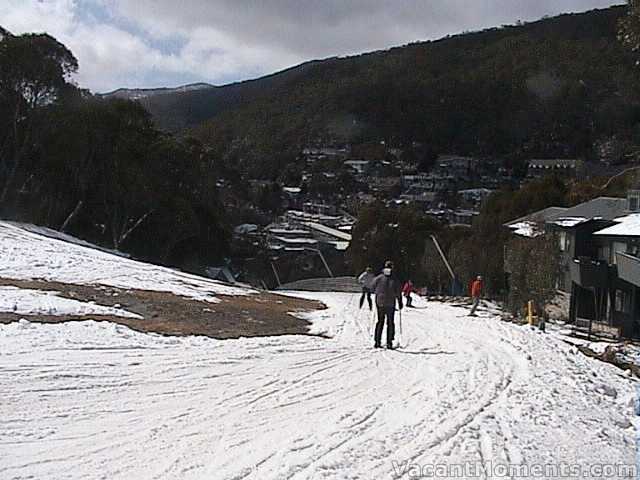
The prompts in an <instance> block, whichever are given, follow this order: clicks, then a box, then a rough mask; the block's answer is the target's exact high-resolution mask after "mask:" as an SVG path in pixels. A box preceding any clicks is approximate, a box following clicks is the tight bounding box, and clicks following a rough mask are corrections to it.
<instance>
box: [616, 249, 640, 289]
mask: <svg viewBox="0 0 640 480" xmlns="http://www.w3.org/2000/svg"><path fill="white" fill-rule="evenodd" d="M616 263H617V264H618V277H619V278H621V279H622V280H624V281H625V282H629V283H631V284H633V285H635V286H637V287H640V258H637V257H634V256H632V255H627V254H626V253H620V252H617V253H616Z"/></svg>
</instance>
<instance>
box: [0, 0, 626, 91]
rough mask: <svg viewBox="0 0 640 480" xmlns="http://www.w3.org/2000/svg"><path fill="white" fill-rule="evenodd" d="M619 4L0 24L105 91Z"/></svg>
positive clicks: (111, 15)
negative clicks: (66, 57) (70, 61)
mask: <svg viewBox="0 0 640 480" xmlns="http://www.w3.org/2000/svg"><path fill="white" fill-rule="evenodd" d="M619 3H622V1H621V0H618V1H610V0H0V25H1V26H3V27H5V28H6V29H8V30H9V31H11V32H12V33H14V34H18V33H23V32H42V31H46V32H48V33H50V34H52V35H53V36H55V37H56V38H57V39H58V40H60V41H62V42H63V43H64V44H66V45H67V47H69V48H70V49H71V50H72V51H73V53H74V54H75V55H76V57H77V58H78V60H79V62H80V71H79V74H78V75H77V77H76V79H75V80H76V81H77V82H78V83H79V84H80V85H81V86H83V87H87V88H90V89H92V90H94V91H98V92H103V91H108V90H112V89H116V88H119V87H157V86H177V85H180V84H185V83H190V82H198V81H206V82H210V83H213V84H217V85H220V84H225V83H229V82H232V81H236V80H244V79H248V78H254V77H257V76H260V75H263V74H266V73H271V72H274V71H277V70H280V69H282V68H285V67H288V66H291V65H295V64H298V63H300V62H303V61H306V60H311V59H316V58H325V57H330V56H335V55H348V54H354V53H361V52H365V51H370V50H376V49H383V48H388V47H391V46H396V45H402V44H406V43H409V42H413V41H417V40H428V39H436V38H440V37H442V36H444V35H447V34H454V33H459V32H462V31H465V30H477V29H481V28H486V27H492V26H499V25H502V24H512V23H515V22H516V21H517V20H525V21H526V20H536V19H539V18H541V17H543V16H544V15H556V14H559V13H563V12H580V11H586V10H590V9H593V8H603V7H608V6H610V5H614V4H619Z"/></svg>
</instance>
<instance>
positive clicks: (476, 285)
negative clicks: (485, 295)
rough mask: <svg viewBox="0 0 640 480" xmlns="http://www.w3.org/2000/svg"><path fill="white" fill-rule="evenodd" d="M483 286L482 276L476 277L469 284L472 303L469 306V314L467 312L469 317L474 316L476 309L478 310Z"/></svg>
mask: <svg viewBox="0 0 640 480" xmlns="http://www.w3.org/2000/svg"><path fill="white" fill-rule="evenodd" d="M483 286H484V285H483V283H482V275H478V276H477V277H476V279H475V280H474V281H473V283H472V284H471V299H472V301H473V304H472V306H471V312H469V316H470V317H475V316H476V309H477V308H478V305H480V297H481V296H482V289H483Z"/></svg>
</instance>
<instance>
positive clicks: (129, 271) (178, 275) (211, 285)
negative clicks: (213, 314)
mask: <svg viewBox="0 0 640 480" xmlns="http://www.w3.org/2000/svg"><path fill="white" fill-rule="evenodd" d="M62 238H63V237H61V239H56V238H51V236H45V235H42V234H40V233H38V231H37V230H34V228H33V227H32V226H25V227H24V228H23V227H21V226H20V225H16V224H11V223H7V222H0V277H4V278H12V279H18V280H25V279H42V280H48V281H55V282H62V283H71V284H77V285H89V284H93V285H96V284H98V285H107V286H111V287H117V288H124V289H140V290H153V291H159V292H171V293H174V294H176V295H180V296H184V297H191V298H194V299H197V300H206V301H210V302H215V301H217V299H216V298H215V295H216V294H218V295H242V294H247V293H252V292H251V291H250V290H247V289H244V288H237V287H231V286H227V285H225V284H223V283H220V282H216V281H214V280H209V279H206V278H202V277H198V276H196V275H190V274H187V273H183V272H179V271H177V270H172V269H170V268H166V267H159V266H156V265H151V264H148V263H142V262H137V261H135V260H131V259H128V258H124V257H121V256H118V255H114V254H112V253H109V252H105V251H102V250H98V249H95V248H90V247H88V246H85V244H82V242H81V241H78V242H77V243H71V242H70V241H69V237H68V236H64V238H63V239H62Z"/></svg>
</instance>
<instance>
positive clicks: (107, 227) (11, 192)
mask: <svg viewBox="0 0 640 480" xmlns="http://www.w3.org/2000/svg"><path fill="white" fill-rule="evenodd" d="M77 68H78V62H77V60H76V58H75V57H74V55H73V53H72V52H71V51H69V50H68V49H67V48H66V47H65V46H64V45H63V44H61V43H60V42H58V41H57V40H56V39H54V38H53V37H51V36H49V35H47V34H24V35H12V34H10V33H9V32H6V31H5V30H3V29H2V28H0V216H1V217H2V218H4V219H15V220H20V221H25V222H32V223H36V224H39V225H45V226H48V227H52V228H54V229H56V230H62V231H66V232H69V233H72V234H74V235H76V236H79V237H81V238H83V239H87V240H90V241H92V242H95V243H98V244H100V245H104V246H108V247H110V248H114V249H118V250H121V251H124V252H128V253H131V254H134V255H136V256H138V257H140V258H144V259H149V260H153V261H155V262H159V263H165V264H170V265H176V266H181V267H184V268H188V269H197V268H199V267H202V266H203V265H206V264H207V263H209V264H211V262H215V261H219V260H220V258H221V257H222V256H223V255H224V254H225V253H226V252H227V247H228V239H229V235H228V229H227V228H226V227H225V221H224V213H223V212H224V210H223V209H222V208H221V207H220V201H219V199H218V194H217V189H216V184H217V180H218V178H219V170H217V169H214V167H213V163H214V162H213V161H212V159H211V157H210V155H209V154H208V153H207V151H206V149H205V148H204V147H203V146H202V145H201V144H200V143H199V142H197V141H195V140H193V139H188V138H176V137H173V136H171V135H170V134H167V133H164V132H161V131H159V130H158V129H156V128H155V127H154V126H153V124H152V121H151V118H150V115H149V114H148V112H147V111H146V110H144V108H142V107H141V106H140V104H138V103H136V102H132V101H128V100H122V99H111V100H105V99H102V98H100V97H96V96H93V95H91V94H90V93H88V92H87V91H84V90H81V89H78V88H77V87H76V86H75V85H74V84H72V83H71V82H70V81H69V79H70V75H71V74H73V73H74V72H75V71H76V70H77Z"/></svg>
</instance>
